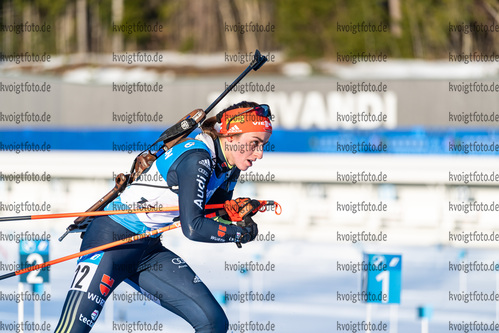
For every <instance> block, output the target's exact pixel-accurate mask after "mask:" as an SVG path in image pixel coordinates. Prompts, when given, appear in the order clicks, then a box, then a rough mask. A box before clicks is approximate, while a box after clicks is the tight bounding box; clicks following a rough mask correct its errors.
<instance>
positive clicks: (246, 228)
mask: <svg viewBox="0 0 499 333" xmlns="http://www.w3.org/2000/svg"><path fill="white" fill-rule="evenodd" d="M236 225H237V226H238V227H240V228H241V229H242V231H241V234H240V235H239V234H238V237H236V238H237V242H236V243H239V244H244V243H248V242H251V241H252V240H254V239H255V238H256V236H257V235H258V226H257V224H256V223H255V222H254V221H253V219H252V218H251V217H250V216H245V217H244V219H243V220H242V221H240V222H237V223H236ZM238 247H239V245H238Z"/></svg>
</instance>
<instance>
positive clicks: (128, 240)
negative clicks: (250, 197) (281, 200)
mask: <svg viewBox="0 0 499 333" xmlns="http://www.w3.org/2000/svg"><path fill="white" fill-rule="evenodd" d="M260 202H261V203H263V205H262V207H261V208H262V210H261V211H265V210H263V209H265V207H266V206H269V205H275V206H276V211H275V212H276V214H277V215H280V214H281V212H280V211H279V212H278V210H277V209H279V210H280V209H281V205H279V204H278V203H277V202H275V201H271V200H268V201H266V200H260ZM209 206H212V207H213V206H217V207H219V206H222V207H223V204H217V205H207V206H206V207H209ZM169 208H175V207H169ZM125 212H126V211H125ZM91 213H97V212H91ZM73 214H77V213H73ZM124 214H126V213H124ZM48 215H51V214H48ZM178 227H180V222H179V221H177V222H174V223H173V224H170V225H168V226H165V227H162V228H158V229H156V230H153V231H148V232H145V233H143V234H139V235H135V236H131V237H128V238H125V239H121V240H117V241H115V242H111V243H107V244H104V245H100V246H97V247H94V248H91V249H88V250H85V251H80V252H77V253H73V254H70V255H67V256H65V257H62V258H58V259H54V260H50V261H47V262H44V263H41V264H37V265H33V266H30V267H26V268H23V269H20V270H17V271H14V272H10V273H7V274H4V275H0V280H4V279H7V278H9V277H13V276H17V275H21V274H24V273H28V272H31V271H36V270H39V269H42V268H45V267H48V266H52V265H55V264H58V263H61V262H64V261H68V260H71V259H74V258H77V257H81V256H84V255H87V254H90V253H94V252H98V251H103V250H106V249H109V248H112V247H115V246H119V245H123V244H127V243H131V242H133V241H136V240H139V239H143V238H146V237H151V236H154V235H157V234H160V233H163V232H165V231H168V230H173V229H176V228H178Z"/></svg>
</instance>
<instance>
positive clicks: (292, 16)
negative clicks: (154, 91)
mask: <svg viewBox="0 0 499 333" xmlns="http://www.w3.org/2000/svg"><path fill="white" fill-rule="evenodd" d="M0 14H1V15H0V47H1V50H2V52H3V53H7V54H8V53H13V52H22V51H26V50H29V51H36V52H48V53H52V54H72V53H89V52H91V53H104V52H106V53H109V52H112V51H115V52H120V51H133V50H178V51H182V52H195V53H209V52H220V51H231V52H237V51H241V52H247V51H251V50H254V49H255V48H259V49H261V50H268V51H277V50H280V51H284V52H285V53H286V54H287V55H288V56H290V57H292V58H318V57H325V58H332V59H335V54H336V52H340V51H341V52H342V53H349V52H353V53H357V52H362V51H366V50H367V51H371V52H383V53H385V54H387V55H388V56H389V57H399V58H426V59H435V58H442V57H444V58H445V57H446V55H447V54H448V52H451V51H452V52H457V53H459V52H467V53H469V52H474V51H477V52H481V53H487V54H490V53H492V52H499V47H498V46H499V43H498V41H499V29H498V31H494V32H491V31H488V32H487V31H483V30H484V29H481V30H480V29H479V28H480V27H481V26H482V27H483V26H487V27H491V26H494V25H498V26H499V3H498V1H496V0H373V1H364V0H267V1H265V0H147V1H139V0H133V1H132V0H24V1H23V0H0ZM25 22H31V23H36V24H47V25H50V26H51V31H50V32H39V33H27V32H23V33H19V34H17V33H15V32H10V31H8V30H9V28H10V29H12V27H13V26H15V25H19V24H23V23H25ZM139 22H140V23H146V24H148V25H151V26H152V25H155V24H160V25H162V27H163V29H162V31H161V32H158V31H157V32H140V31H138V32H134V33H132V34H129V33H126V32H118V31H115V29H113V24H118V25H119V24H124V23H129V24H133V23H139ZM362 22H364V23H369V24H373V25H379V24H382V25H383V26H386V27H387V30H386V31H382V32H359V33H352V32H351V31H350V32H345V31H343V30H341V29H339V28H338V24H340V25H342V26H344V25H351V26H353V25H357V24H360V23H362ZM250 23H252V24H253V27H254V26H255V24H259V25H261V26H262V27H265V28H267V27H268V26H269V25H270V26H271V27H273V29H272V30H271V31H264V32H254V31H251V26H250V29H249V30H250V31H247V32H245V33H240V32H234V31H232V30H230V28H232V29H233V28H234V27H235V25H238V24H243V25H245V24H250ZM2 27H3V28H2ZM469 27H471V30H472V31H470V32H467V31H465V30H466V29H467V28H469ZM228 28H229V29H228ZM477 28H478V29H477ZM253 29H254V28H253ZM6 30H7V31H6Z"/></svg>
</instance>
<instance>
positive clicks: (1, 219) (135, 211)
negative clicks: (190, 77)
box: [0, 204, 223, 222]
mask: <svg viewBox="0 0 499 333" xmlns="http://www.w3.org/2000/svg"><path fill="white" fill-rule="evenodd" d="M205 208H206V209H218V208H223V204H216V205H206V206H205ZM177 210H178V206H171V207H161V208H151V209H125V210H107V211H104V210H99V211H92V212H75V213H57V214H38V215H23V216H6V217H0V222H7V221H19V220H41V219H57V218H64V217H80V216H104V215H120V214H138V213H161V212H174V211H177Z"/></svg>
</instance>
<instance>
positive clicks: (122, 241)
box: [0, 222, 180, 280]
mask: <svg viewBox="0 0 499 333" xmlns="http://www.w3.org/2000/svg"><path fill="white" fill-rule="evenodd" d="M178 227H180V222H174V223H173V224H170V225H168V226H166V227H163V228H159V229H156V230H153V231H148V232H145V233H143V234H140V235H135V236H131V237H128V238H125V239H120V240H117V241H115V242H112V243H108V244H104V245H100V246H97V247H94V248H91V249H88V250H85V251H81V252H78V253H73V254H70V255H68V256H65V257H62V258H58V259H54V260H50V261H47V262H44V263H41V264H38V265H33V266H30V267H26V268H23V269H20V270H17V271H15V272H11V273H7V274H4V275H0V280H3V279H6V278H9V277H12V276H16V275H21V274H24V273H28V272H31V271H36V270H39V269H42V268H45V267H48V266H51V265H55V264H58V263H60V262H63V261H67V260H71V259H74V258H78V257H81V256H84V255H87V254H90V253H94V252H98V251H102V250H106V249H109V248H111V247H115V246H119V245H123V244H126V243H130V242H133V241H136V240H139V239H143V238H146V237H151V236H154V235H157V234H159V233H162V232H165V231H168V230H172V229H176V228H178Z"/></svg>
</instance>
